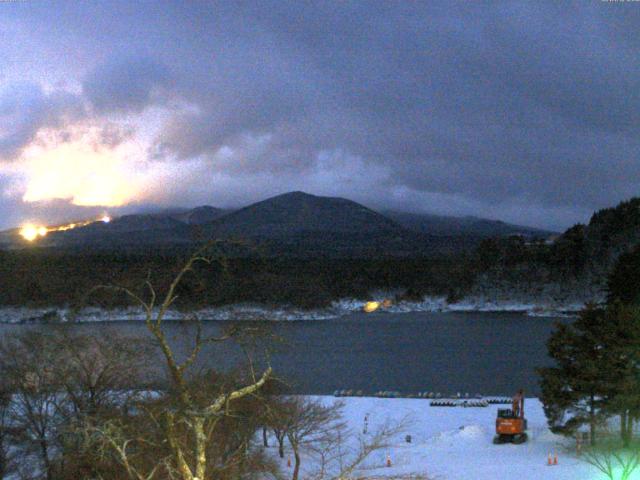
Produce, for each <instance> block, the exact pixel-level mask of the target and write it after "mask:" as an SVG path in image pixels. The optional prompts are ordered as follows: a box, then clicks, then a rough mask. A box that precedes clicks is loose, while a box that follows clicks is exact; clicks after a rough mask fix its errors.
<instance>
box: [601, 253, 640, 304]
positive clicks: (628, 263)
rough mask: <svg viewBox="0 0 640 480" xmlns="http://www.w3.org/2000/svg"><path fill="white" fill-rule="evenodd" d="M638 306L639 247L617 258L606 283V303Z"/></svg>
mask: <svg viewBox="0 0 640 480" xmlns="http://www.w3.org/2000/svg"><path fill="white" fill-rule="evenodd" d="M615 301H619V302H622V303H623V304H625V305H638V306H640V245H638V246H636V247H635V248H634V249H633V250H631V251H630V252H626V253H623V254H622V255H620V257H618V261H617V262H616V264H615V266H614V268H613V271H612V272H611V274H610V275H609V279H608V282H607V303H608V304H612V303H614V302H615Z"/></svg>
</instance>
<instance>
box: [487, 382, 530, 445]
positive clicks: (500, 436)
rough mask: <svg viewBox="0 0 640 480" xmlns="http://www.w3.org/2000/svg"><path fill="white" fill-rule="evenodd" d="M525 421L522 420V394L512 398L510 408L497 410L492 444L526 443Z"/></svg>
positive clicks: (524, 419)
mask: <svg viewBox="0 0 640 480" xmlns="http://www.w3.org/2000/svg"><path fill="white" fill-rule="evenodd" d="M526 430H527V419H526V418H524V392H523V391H522V390H519V391H518V393H516V394H515V395H514V397H513V401H512V404H511V408H510V409H509V408H499V409H498V417H497V418H496V436H495V437H494V438H493V443H495V444H501V443H515V444H520V443H524V442H526V441H527V432H526Z"/></svg>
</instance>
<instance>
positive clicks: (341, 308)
mask: <svg viewBox="0 0 640 480" xmlns="http://www.w3.org/2000/svg"><path fill="white" fill-rule="evenodd" d="M374 298H384V296H383V295H381V296H379V297H378V296H375V297H374ZM365 303H366V302H365V301H364V300H358V299H342V300H338V301H335V302H333V303H332V304H331V306H329V307H326V308H319V309H313V310H303V309H300V308H296V307H290V306H265V305H258V304H239V305H229V306H223V307H210V308H205V309H201V310H197V311H193V312H189V314H188V315H187V314H185V312H180V311H178V310H170V311H168V312H167V313H166V315H165V319H166V320H168V321H177V320H183V319H185V317H189V316H193V315H195V316H197V318H199V319H201V320H218V321H230V320H247V321H252V320H272V321H299V320H334V319H339V318H341V317H344V316H347V315H351V314H354V313H358V312H362V310H363V307H364V305H365ZM582 307H583V305H582V304H578V303H576V304H566V305H563V304H536V303H526V302H516V301H489V300H486V299H483V298H466V299H463V300H461V301H459V302H456V303H448V302H447V300H446V298H445V297H424V298H423V299H422V300H421V301H399V302H395V303H393V304H392V305H391V306H388V307H382V308H380V309H379V310H378V311H376V313H375V314H374V315H381V314H384V313H411V312H443V313H446V312H454V313H455V312H464V313H473V312H496V313H509V312H511V313H522V314H526V315H528V316H539V317H559V316H574V315H576V313H577V312H578V311H579V310H580V309H581V308H582ZM133 320H144V314H143V312H142V311H141V309H139V308H133V307H131V308H116V309H109V310H107V309H101V308H94V307H90V308H84V309H82V310H80V311H73V310H72V309H70V308H56V307H49V308H46V307H43V308H28V307H2V308H0V323H59V322H63V323H64V322H103V321H133Z"/></svg>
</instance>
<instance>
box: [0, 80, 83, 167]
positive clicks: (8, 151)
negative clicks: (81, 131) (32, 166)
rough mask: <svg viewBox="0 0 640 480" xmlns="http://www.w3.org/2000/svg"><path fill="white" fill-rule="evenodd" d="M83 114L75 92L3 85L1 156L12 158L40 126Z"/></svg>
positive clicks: (0, 127)
mask: <svg viewBox="0 0 640 480" xmlns="http://www.w3.org/2000/svg"><path fill="white" fill-rule="evenodd" d="M80 115H82V104H81V101H80V99H79V98H77V97H76V96H75V95H73V94H69V93H65V92H56V93H51V94H46V93H45V92H44V91H43V90H42V88H41V87H40V86H39V85H35V84H31V83H18V84H12V85H8V86H6V87H5V88H3V89H0V160H11V159H12V158H14V157H15V156H16V155H17V154H18V152H19V151H20V150H21V149H22V148H23V147H24V146H25V145H27V144H28V143H29V142H30V141H31V140H33V138H34V136H35V135H36V133H37V132H38V130H40V129H41V128H45V127H56V126H60V125H63V124H64V123H65V122H66V121H69V120H71V119H73V118H77V117H79V116H80Z"/></svg>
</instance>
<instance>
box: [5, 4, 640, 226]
mask: <svg viewBox="0 0 640 480" xmlns="http://www.w3.org/2000/svg"><path fill="white" fill-rule="evenodd" d="M0 39H1V41H0V175H1V176H0V228H4V227H9V226H13V225H17V224H20V223H21V222H23V221H26V220H37V221H48V222H53V221H57V220H61V219H63V218H72V217H73V218H78V217H82V216H83V215H84V216H87V215H93V214H98V213H100V212H102V211H127V210H132V209H133V210H135V209H137V208H142V206H146V207H148V206H149V205H159V206H170V205H184V206H189V205H198V204H211V205H214V206H224V207H230V206H238V205H243V204H246V203H249V202H251V201H255V200H259V199H263V198H265V197H267V196H270V195H273V194H278V193H282V192H286V191H290V190H304V191H307V192H310V193H315V194H320V195H339V196H345V197H348V198H351V199H354V200H357V201H361V202H363V203H365V204H367V205H369V206H372V207H374V208H379V209H405V210H411V211H422V212H432V213H440V214H454V215H466V214H471V215H479V216H485V217H490V218H500V219H503V220H507V221H510V222H517V223H523V224H530V225H535V226H542V227H549V228H555V229H561V228H565V227H567V226H570V225H571V224H573V223H575V222H578V221H582V222H584V221H587V220H588V218H589V216H590V213H591V212H592V211H593V210H594V209H597V208H602V207H605V206H609V205H613V204H615V203H617V202H618V201H620V200H622V199H625V198H628V197H630V196H633V195H636V194H638V193H640V192H639V186H640V2H602V1H580V2H576V3H571V2H461V3H454V2H451V1H443V2H434V1H429V2H405V1H398V2H391V1H375V2H364V1H358V2H343V1H341V2H328V1H323V2H318V3H311V2H304V1H292V2H285V1H276V2H268V1H259V2H256V1H246V2H242V1H233V2H199V3H197V2H182V1H176V2H159V1H153V2H151V1H149V2H135V1H131V0H128V1H125V2H115V1H102V2H63V1H59V2H46V1H43V0H40V1H37V2H26V1H25V2H19V1H18V2H2V3H0ZM117 206H120V209H118V208H116V207H117ZM123 206H124V208H123Z"/></svg>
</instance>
